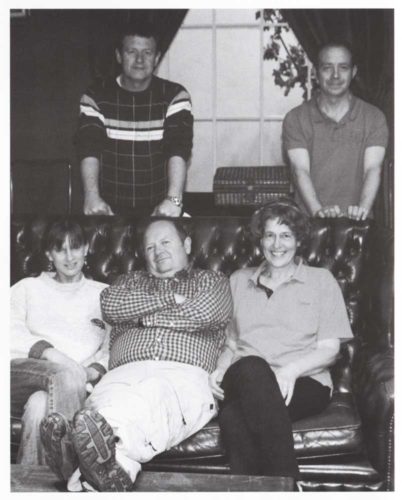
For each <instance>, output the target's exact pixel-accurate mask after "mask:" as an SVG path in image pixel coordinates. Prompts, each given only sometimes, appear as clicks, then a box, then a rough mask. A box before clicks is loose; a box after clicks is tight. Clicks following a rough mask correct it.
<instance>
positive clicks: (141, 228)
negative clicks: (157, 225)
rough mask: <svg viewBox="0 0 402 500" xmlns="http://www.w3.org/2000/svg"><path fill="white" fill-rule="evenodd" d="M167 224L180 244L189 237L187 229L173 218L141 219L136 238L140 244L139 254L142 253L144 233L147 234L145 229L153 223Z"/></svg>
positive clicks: (178, 220)
mask: <svg viewBox="0 0 402 500" xmlns="http://www.w3.org/2000/svg"><path fill="white" fill-rule="evenodd" d="M160 221H164V222H169V223H170V224H172V226H173V227H174V228H175V229H176V232H177V234H178V235H179V238H180V240H181V242H182V243H184V240H185V239H186V238H187V237H188V236H190V234H189V231H188V229H187V228H186V227H185V226H184V224H183V223H182V222H181V219H178V218H174V217H163V216H156V217H147V218H146V219H143V220H142V221H141V222H140V224H139V226H138V232H137V234H138V238H139V242H140V249H141V252H142V253H144V237H145V233H146V232H147V229H148V228H149V226H151V224H153V223H154V222H160Z"/></svg>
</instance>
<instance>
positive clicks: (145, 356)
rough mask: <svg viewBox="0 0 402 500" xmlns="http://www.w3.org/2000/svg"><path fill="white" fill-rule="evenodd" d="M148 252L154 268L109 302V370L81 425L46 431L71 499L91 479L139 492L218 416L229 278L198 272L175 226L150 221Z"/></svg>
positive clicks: (116, 287)
mask: <svg viewBox="0 0 402 500" xmlns="http://www.w3.org/2000/svg"><path fill="white" fill-rule="evenodd" d="M143 249H144V254H145V261H146V267H147V270H146V271H134V272H132V273H129V274H127V275H123V276H121V277H119V278H118V279H117V281H116V282H115V283H114V284H113V285H112V286H110V287H108V288H106V289H105V290H104V291H103V292H102V294H101V307H102V312H103V314H104V318H105V320H106V321H108V322H109V323H110V324H111V325H112V332H111V339H110V361H109V369H110V371H109V372H108V373H106V375H105V376H104V377H103V378H102V380H101V381H100V382H99V384H98V385H96V387H95V389H94V391H93V392H92V394H91V395H90V397H89V398H88V399H87V400H86V402H85V406H84V409H83V410H81V411H79V412H77V413H76V415H75V417H74V420H73V423H72V424H70V423H69V422H67V421H66V420H65V419H63V418H62V416H61V415H54V414H53V415H50V416H49V417H48V418H47V419H46V420H44V421H43V423H42V441H43V442H44V446H45V449H46V452H47V454H48V460H49V464H50V465H51V467H52V468H53V469H54V470H55V471H56V472H58V473H59V475H60V476H64V479H69V481H68V489H69V490H70V491H77V490H78V491H79V490H80V489H81V488H82V486H81V480H82V479H85V481H83V483H84V487H85V484H89V486H90V487H91V486H92V487H93V488H95V489H97V490H100V491H125V490H130V488H131V487H132V485H133V483H134V481H135V479H136V476H137V474H138V472H139V471H140V469H141V465H140V464H141V463H142V462H147V461H149V460H151V459H152V458H153V457H154V456H155V455H157V454H158V453H161V452H163V451H165V450H167V449H169V448H170V447H172V446H175V445H176V444H178V443H180V442H181V441H183V440H184V439H186V438H187V437H188V436H190V435H191V434H193V433H195V432H197V431H198V430H199V429H200V428H201V427H203V426H204V425H205V424H206V423H207V422H208V421H209V420H210V419H211V418H212V417H214V416H215V415H216V408H215V403H214V398H213V395H212V393H211V391H210V388H209V384H208V375H209V373H211V372H212V371H213V370H214V369H215V365H216V360H217V357H218V355H219V353H220V351H221V348H222V346H223V344H224V340H225V327H226V324H227V322H228V320H229V318H230V316H231V312H232V302H231V295H230V289H229V285H228V280H227V279H226V277H225V276H224V275H222V274H220V273H216V272H213V271H204V270H199V269H194V268H192V266H191V265H189V261H188V255H189V254H190V249H191V239H190V238H189V237H188V236H186V234H185V233H184V232H183V230H182V229H181V227H179V226H178V223H176V221H173V220H168V219H157V220H151V221H150V222H149V223H148V225H147V226H146V227H145V231H144V235H143ZM71 442H72V445H71ZM67 476H70V477H69V478H68V477H67ZM80 478H81V479H80Z"/></svg>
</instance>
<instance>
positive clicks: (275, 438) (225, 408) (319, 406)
mask: <svg viewBox="0 0 402 500" xmlns="http://www.w3.org/2000/svg"><path fill="white" fill-rule="evenodd" d="M222 388H223V390H224V391H225V398H224V400H223V401H222V402H220V410H219V424H220V428H221V433H222V439H223V444H224V447H225V449H226V453H227V455H228V458H229V463H230V469H231V472H232V474H248V475H266V476H290V477H293V478H295V479H297V478H298V475H299V470H298V466H297V461H296V455H295V451H294V442H293V435H292V422H294V421H296V420H299V419H301V418H304V417H307V416H310V415H314V414H316V413H320V412H321V411H322V410H324V408H325V407H326V406H327V405H328V403H329V400H330V389H329V388H328V387H325V386H323V385H322V384H320V383H319V382H317V381H316V380H314V379H312V378H311V377H301V378H299V379H297V381H296V384H295V389H294V394H293V397H292V400H291V402H290V404H289V406H286V405H285V401H284V399H283V397H282V394H281V392H280V389H279V386H278V383H277V380H276V377H275V374H274V372H273V371H272V369H271V368H270V366H269V364H268V363H267V362H266V361H265V360H264V359H262V358H259V357H257V356H246V357H244V358H241V359H240V360H239V361H237V362H236V363H234V364H233V365H231V366H230V367H229V369H228V370H227V371H226V373H225V375H224V377H223V380H222Z"/></svg>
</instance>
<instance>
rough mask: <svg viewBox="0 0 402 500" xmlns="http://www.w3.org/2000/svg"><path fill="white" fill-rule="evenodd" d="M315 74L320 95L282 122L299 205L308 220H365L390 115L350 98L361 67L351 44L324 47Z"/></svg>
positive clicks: (378, 179)
mask: <svg viewBox="0 0 402 500" xmlns="http://www.w3.org/2000/svg"><path fill="white" fill-rule="evenodd" d="M316 71H317V77H318V83H319V87H320V88H319V91H318V93H317V94H316V95H314V96H313V97H312V99H310V100H309V101H307V102H304V103H303V104H301V105H300V106H298V107H296V108H294V109H292V110H291V111H289V113H288V114H287V115H286V117H285V120H284V123H283V143H284V150H285V151H286V153H287V155H288V158H289V162H290V166H291V168H292V171H293V175H294V180H295V187H296V201H297V202H298V203H299V205H300V206H301V207H302V208H304V209H305V211H306V212H307V213H308V214H309V215H313V216H318V217H340V216H346V217H349V218H351V219H355V220H364V219H365V218H366V217H367V216H369V215H371V209H372V206H373V203H374V200H375V197H376V194H377V191H378V188H379V185H380V182H381V167H382V162H383V160H384V156H385V150H386V146H387V143H388V128H387V124H386V121H385V116H384V114H383V113H382V112H381V111H380V110H379V109H378V108H376V107H375V106H373V105H371V104H368V103H367V102H365V101H363V100H361V99H359V98H357V97H355V96H354V95H353V94H352V93H351V91H350V89H349V87H350V84H351V82H352V79H353V78H354V77H355V76H356V72H357V67H356V65H355V63H354V61H353V54H352V51H351V49H350V48H349V46H348V45H347V44H343V43H328V44H325V45H324V46H323V47H322V48H321V49H320V50H319V52H318V58H317V63H316Z"/></svg>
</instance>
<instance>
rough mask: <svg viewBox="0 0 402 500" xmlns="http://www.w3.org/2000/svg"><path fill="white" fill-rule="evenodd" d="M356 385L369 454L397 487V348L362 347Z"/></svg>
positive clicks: (386, 479) (387, 484) (388, 486)
mask: <svg viewBox="0 0 402 500" xmlns="http://www.w3.org/2000/svg"><path fill="white" fill-rule="evenodd" d="M355 368H356V370H355V373H354V386H355V391H354V392H355V396H356V402H357V406H358V409H359V413H360V417H361V420H362V425H363V432H364V435H365V443H366V446H367V453H368V457H369V459H370V461H371V463H372V465H373V466H374V467H375V469H376V470H377V471H378V473H379V474H380V475H381V477H382V478H383V480H384V482H385V487H386V490H387V491H393V489H394V352H393V349H392V348H389V349H387V350H385V351H382V352H377V353H373V352H372V351H371V352H369V351H368V350H367V351H366V350H365V349H364V348H363V349H361V351H360V353H359V356H358V359H356V365H355Z"/></svg>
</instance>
